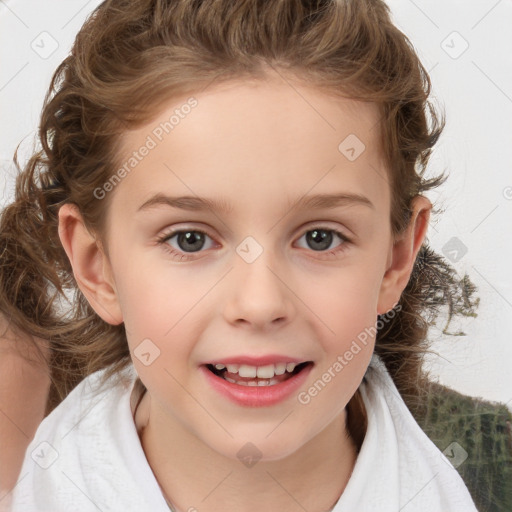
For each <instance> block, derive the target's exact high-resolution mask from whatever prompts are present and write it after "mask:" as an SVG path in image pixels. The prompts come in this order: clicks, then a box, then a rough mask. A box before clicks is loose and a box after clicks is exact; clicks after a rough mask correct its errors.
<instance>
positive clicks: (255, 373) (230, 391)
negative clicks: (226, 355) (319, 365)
mask: <svg viewBox="0 0 512 512" xmlns="http://www.w3.org/2000/svg"><path fill="white" fill-rule="evenodd" d="M280 359H281V360H280V361H277V362H274V363H268V358H267V359H266V360H265V361H266V364H259V365H258V364H247V361H248V358H244V361H246V362H245V363H241V362H234V360H233V359H230V360H226V361H224V362H220V361H216V362H212V363H206V364H203V365H201V366H200V370H201V373H202V374H203V375H204V377H205V378H206V382H207V383H209V385H210V386H211V387H212V389H213V390H215V391H217V392H218V393H220V395H222V396H224V397H225V398H227V399H229V400H230V401H232V402H235V403H237V404H238V405H242V406H248V407H262V406H271V405H274V404H277V403H280V402H282V401H284V400H286V399H287V398H289V397H290V396H291V395H292V394H293V392H294V391H297V390H298V388H299V387H300V386H301V385H302V384H304V382H305V380H306V379H307V376H308V375H309V373H310V371H311V369H312V368H313V366H314V363H313V362H312V361H298V360H294V361H290V360H289V359H290V358H280ZM252 361H254V359H251V362H252ZM274 361H275V359H274Z"/></svg>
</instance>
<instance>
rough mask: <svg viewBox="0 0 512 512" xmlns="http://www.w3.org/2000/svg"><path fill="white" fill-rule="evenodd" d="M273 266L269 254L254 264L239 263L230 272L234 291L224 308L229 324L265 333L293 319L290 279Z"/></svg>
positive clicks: (231, 292)
mask: <svg viewBox="0 0 512 512" xmlns="http://www.w3.org/2000/svg"><path fill="white" fill-rule="evenodd" d="M269 263H270V262H269V261H268V259H267V258H266V253H265V252H263V254H262V255H260V256H259V258H258V259H257V260H256V261H254V262H252V263H247V262H245V261H243V260H242V259H238V260H237V261H236V263H235V268H234V269H233V272H231V273H230V274H231V280H230V283H231V286H232V290H231V291H230V294H229V299H228V301H227V302H226V305H225V308H224V317H225V319H226V321H227V322H229V323H231V324H232V325H238V326H240V325H245V326H246V327H252V328H255V329H259V330H263V331H265V330H269V329H273V328H275V327H278V326H284V325H286V324H288V323H289V322H290V321H291V320H292V318H293V316H294V314H295V308H294V304H293V301H292V296H293V293H292V291H291V289H290V287H289V284H288V283H286V278H283V276H281V275H279V272H278V271H276V270H274V269H273V268H271V267H270V265H269Z"/></svg>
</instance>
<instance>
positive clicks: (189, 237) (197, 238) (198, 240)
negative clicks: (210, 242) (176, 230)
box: [178, 231, 204, 252]
mask: <svg viewBox="0 0 512 512" xmlns="http://www.w3.org/2000/svg"><path fill="white" fill-rule="evenodd" d="M178 244H179V246H180V249H183V250H184V251H185V252H193V251H195V250H197V249H201V247H202V246H203V244H204V234H203V233H199V232H197V231H186V232H184V233H180V234H178ZM187 244H188V247H187Z"/></svg>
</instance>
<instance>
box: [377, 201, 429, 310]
mask: <svg viewBox="0 0 512 512" xmlns="http://www.w3.org/2000/svg"><path fill="white" fill-rule="evenodd" d="M431 209H432V203H431V202H430V201H429V200H428V199H427V198H426V197H424V196H416V197H415V198H414V199H413V201H412V205H411V210H412V214H411V219H410V221H409V225H408V226H407V229H406V230H405V232H404V233H403V234H402V236H401V237H400V238H399V239H398V240H396V241H395V243H394V245H393V247H392V249H391V258H390V259H391V263H390V264H389V265H388V268H387V270H386V273H385V274H384V277H383V279H382V284H381V288H380V292H379V302H378V306H377V314H379V315H382V314H384V313H386V312H387V311H389V310H390V309H391V308H392V307H393V306H394V305H395V304H396V303H397V302H398V301H399V299H400V296H401V294H402V292H403V291H404V289H405V287H406V286H407V283H408V282H409V278H410V276H411V273H412V269H413V267H414V262H415V261H416V256H417V255H418V252H419V250H420V248H421V245H422V244H423V241H424V239H425V236H426V234H427V228H428V222H429V219H430V211H431Z"/></svg>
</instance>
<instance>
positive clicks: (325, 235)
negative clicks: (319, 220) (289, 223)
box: [306, 229, 332, 250]
mask: <svg viewBox="0 0 512 512" xmlns="http://www.w3.org/2000/svg"><path fill="white" fill-rule="evenodd" d="M306 238H307V240H308V242H310V243H312V244H313V247H312V249H315V247H314V244H320V247H317V249H318V250H322V249H327V248H328V247H329V246H330V245H331V243H332V233H331V232H330V231H327V230H326V229H313V230H312V231H309V233H308V234H307V235H306Z"/></svg>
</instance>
